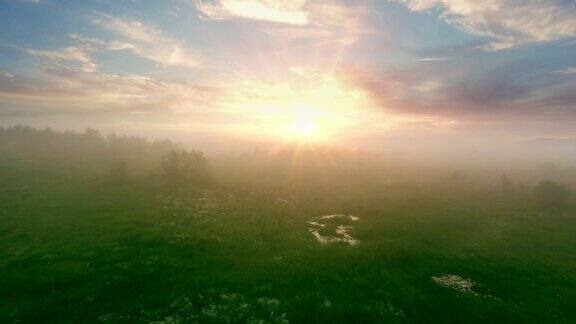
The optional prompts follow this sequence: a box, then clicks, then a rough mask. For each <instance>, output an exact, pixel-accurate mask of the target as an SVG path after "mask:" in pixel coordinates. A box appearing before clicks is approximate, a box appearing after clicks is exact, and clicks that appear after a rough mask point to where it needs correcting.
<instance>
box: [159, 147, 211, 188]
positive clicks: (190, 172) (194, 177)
mask: <svg viewBox="0 0 576 324" xmlns="http://www.w3.org/2000/svg"><path fill="white" fill-rule="evenodd" d="M160 171H161V174H162V177H163V178H164V181H165V182H166V184H168V185H170V186H190V185H194V184H206V183H207V182H208V181H209V179H210V175H209V170H208V161H207V159H206V157H205V156H204V153H202V152H200V151H195V150H191V151H172V152H170V153H169V154H168V155H166V156H164V157H163V158H162V160H161V161H160Z"/></svg>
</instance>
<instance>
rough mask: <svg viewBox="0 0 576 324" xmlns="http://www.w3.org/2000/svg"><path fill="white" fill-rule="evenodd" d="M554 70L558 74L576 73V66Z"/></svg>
mask: <svg viewBox="0 0 576 324" xmlns="http://www.w3.org/2000/svg"><path fill="white" fill-rule="evenodd" d="M554 72H555V73H558V74H576V67H568V68H565V69H562V70H558V71H554Z"/></svg>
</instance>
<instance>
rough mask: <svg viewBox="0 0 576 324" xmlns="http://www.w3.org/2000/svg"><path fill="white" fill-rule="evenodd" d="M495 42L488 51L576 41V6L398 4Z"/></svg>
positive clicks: (498, 1)
mask: <svg viewBox="0 0 576 324" xmlns="http://www.w3.org/2000/svg"><path fill="white" fill-rule="evenodd" d="M397 1H398V2H400V3H402V4H404V5H406V6H407V7H408V8H409V9H410V10H412V11H418V12H430V13H434V14H437V15H438V16H439V17H440V18H441V19H444V20H445V21H447V22H449V23H451V24H454V25H457V26H460V27H461V28H463V29H464V30H466V31H468V32H470V33H472V34H476V35H480V36H487V37H490V38H492V40H493V41H492V42H491V43H490V44H488V45H487V46H485V47H484V48H485V49H487V50H500V49H505V48H511V47H515V46H520V45H525V44H531V43H536V42H547V41H554V40H560V39H564V38H571V37H576V5H575V3H574V2H573V1H564V0H542V1H525V0H483V1H477V0H397Z"/></svg>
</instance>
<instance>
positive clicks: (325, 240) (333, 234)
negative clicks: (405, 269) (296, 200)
mask: <svg viewBox="0 0 576 324" xmlns="http://www.w3.org/2000/svg"><path fill="white" fill-rule="evenodd" d="M359 219H360V218H359V217H356V216H352V215H344V214H334V215H323V216H318V217H314V218H313V219H312V220H310V221H309V222H308V224H310V225H311V226H312V227H311V228H310V229H309V230H310V233H312V235H313V236H314V238H316V240H317V241H318V242H320V244H329V243H337V242H341V243H346V244H350V245H352V246H354V245H357V244H358V243H359V241H358V240H357V239H355V238H354V237H352V235H350V232H351V231H352V229H354V226H352V224H353V223H354V222H357V221H358V220H359Z"/></svg>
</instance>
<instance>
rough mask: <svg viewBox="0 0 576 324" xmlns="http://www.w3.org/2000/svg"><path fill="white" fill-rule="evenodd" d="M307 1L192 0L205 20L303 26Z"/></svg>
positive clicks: (306, 21) (306, 16) (305, 22)
mask: <svg viewBox="0 0 576 324" xmlns="http://www.w3.org/2000/svg"><path fill="white" fill-rule="evenodd" d="M307 2H308V0H216V1H206V0H192V3H193V4H194V5H195V7H196V9H197V10H198V13H199V14H200V15H201V17H202V18H205V19H231V18H245V19H255V20H263V21H270V22H276V23H284V24H290V25H298V26H303V25H306V24H308V22H309V19H308V16H309V12H308V11H307V10H306V9H305V5H306V3H307Z"/></svg>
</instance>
